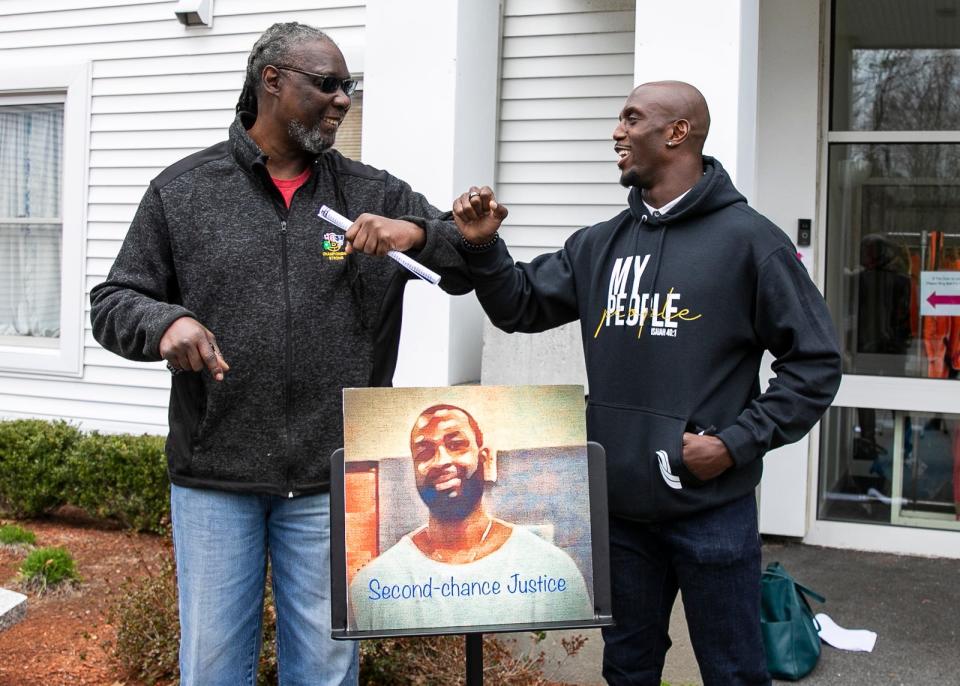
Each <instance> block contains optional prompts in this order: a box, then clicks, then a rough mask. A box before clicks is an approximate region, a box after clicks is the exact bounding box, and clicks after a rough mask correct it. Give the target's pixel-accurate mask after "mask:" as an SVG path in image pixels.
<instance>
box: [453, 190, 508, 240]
mask: <svg viewBox="0 0 960 686" xmlns="http://www.w3.org/2000/svg"><path fill="white" fill-rule="evenodd" d="M507 214H508V210H507V208H506V206H505V205H501V204H500V203H498V202H497V198H496V196H494V194H493V190H492V189H491V188H490V187H489V186H484V187H483V188H477V187H476V186H470V190H468V191H467V192H466V193H463V194H462V195H461V196H460V197H459V198H457V199H456V200H454V201H453V219H454V221H456V222H457V228H458V229H459V230H460V235H462V236H463V237H464V238H465V239H466V240H467V241H468V242H470V243H474V244H476V245H482V244H484V243H486V242H487V241H489V240H490V239H491V238H493V234H495V233H496V232H497V229H499V228H500V224H501V223H502V222H503V220H504V219H506V218H507Z"/></svg>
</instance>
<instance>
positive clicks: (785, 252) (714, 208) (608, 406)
mask: <svg viewBox="0 0 960 686" xmlns="http://www.w3.org/2000/svg"><path fill="white" fill-rule="evenodd" d="M709 121H710V119H709V113H708V110H707V105H706V102H705V101H704V99H703V96H702V95H701V94H700V92H699V91H698V90H697V89H695V88H694V87H693V86H690V85H689V84H686V83H679V82H673V81H668V82H658V83H649V84H644V85H642V86H639V87H638V88H636V89H635V90H634V91H633V93H631V95H630V96H629V97H628V98H627V101H626V104H625V105H624V108H623V110H622V111H621V113H620V121H619V124H618V125H617V127H616V129H615V130H614V133H613V138H614V141H615V145H614V150H615V151H616V153H617V155H618V156H619V159H618V162H617V165H618V167H619V168H620V170H621V177H620V182H621V183H622V184H623V185H624V186H626V187H628V188H629V189H630V192H629V197H628V200H629V208H628V209H626V210H624V211H623V212H621V213H620V214H618V215H617V216H616V217H614V218H612V219H610V220H608V221H605V222H601V223H600V224H597V225H595V226H591V227H587V228H584V229H581V230H580V231H577V232H576V233H574V234H573V235H572V236H571V237H570V238H569V239H568V240H567V241H566V243H565V244H564V247H563V248H562V249H561V250H559V251H557V252H555V253H552V254H546V255H541V256H539V257H537V258H536V259H534V260H533V261H532V262H530V263H529V264H525V263H514V262H513V260H512V259H511V257H510V255H509V253H508V252H507V249H506V247H505V246H504V244H503V241H502V240H500V239H499V236H498V234H497V229H498V228H499V226H500V223H501V222H502V221H503V219H504V218H505V217H506V216H507V209H506V207H504V206H503V205H500V204H498V203H497V202H496V198H495V197H494V194H493V192H492V191H491V190H490V189H489V188H488V187H483V188H476V187H474V188H471V189H470V191H469V192H467V193H464V194H463V195H461V196H460V197H459V198H457V200H456V201H455V202H454V216H455V219H456V221H457V225H458V227H459V229H460V233H461V237H462V239H463V245H462V251H463V253H464V255H465V258H466V260H467V263H468V265H469V267H470V271H471V276H472V279H473V282H474V287H475V289H476V292H477V296H478V297H479V299H480V302H481V303H482V304H483V307H484V309H485V310H486V312H487V314H488V316H489V317H490V319H491V320H492V321H493V323H494V324H496V325H497V326H498V327H500V328H502V329H504V330H505V331H508V332H512V331H524V332H536V331H543V330H545V329H549V328H551V327H554V326H559V325H561V324H564V323H567V322H571V321H575V320H579V321H580V325H581V332H582V338H583V348H584V354H585V360H586V366H587V375H588V380H589V383H590V398H589V403H588V407H587V432H588V437H589V439H590V440H594V441H597V442H599V443H601V444H602V445H603V446H604V447H605V448H606V452H607V474H608V483H609V503H610V514H611V519H610V545H611V551H610V556H611V575H612V587H613V614H614V620H615V621H616V626H615V627H613V628H610V629H604V641H605V650H604V667H603V672H604V676H605V677H606V679H607V681H608V683H610V684H611V685H619V684H631V685H636V684H651V685H656V686H659V684H660V674H661V672H662V669H663V663H664V657H665V655H666V652H667V650H668V649H669V647H670V638H669V635H668V629H669V622H670V612H671V608H672V606H673V603H674V601H675V599H676V595H677V592H678V590H679V591H680V592H682V593H683V603H684V608H685V611H686V615H687V624H688V626H689V628H690V636H691V640H692V643H693V647H694V651H695V652H696V655H697V660H698V663H699V665H700V671H701V675H702V676H703V679H704V683H705V684H707V685H711V684H767V683H769V682H770V677H769V675H768V673H767V669H766V663H765V659H764V649H763V642H762V638H761V635H760V607H759V604H760V541H759V535H758V527H757V510H756V501H755V497H754V490H755V488H756V486H757V484H758V483H759V481H760V475H761V471H762V460H761V458H762V457H763V455H764V454H765V453H766V452H767V451H768V450H771V449H773V448H777V447H779V446H782V445H784V444H786V443H790V442H792V441H796V440H798V439H799V438H801V437H802V436H803V435H804V434H806V433H807V432H808V431H809V430H810V428H811V427H812V426H813V425H814V424H815V423H816V422H817V421H818V420H819V419H820V416H821V415H822V414H823V412H824V411H825V410H826V408H827V407H828V406H829V404H830V402H831V401H832V399H833V397H834V394H835V393H836V390H837V387H838V386H839V383H840V354H839V351H838V348H837V343H836V335H835V333H834V330H833V326H832V323H831V320H830V314H829V312H828V311H827V307H826V304H825V303H824V300H823V298H822V296H821V295H820V293H819V291H818V290H817V288H816V286H815V285H814V284H813V282H812V281H811V280H810V277H809V276H808V274H807V272H806V270H805V269H804V267H803V266H802V265H801V264H800V262H799V260H798V258H797V254H796V250H795V248H794V247H793V245H792V244H791V242H790V240H789V239H788V238H787V236H786V235H785V234H784V233H783V232H782V231H780V230H779V229H778V228H777V227H776V226H774V225H773V224H772V223H771V222H770V221H768V220H767V219H766V218H764V217H763V216H761V215H760V214H758V213H757V212H756V211H754V210H753V209H751V208H750V207H749V206H748V205H747V203H746V200H745V199H744V197H743V196H742V195H740V193H738V192H737V190H736V189H735V188H734V187H733V184H732V183H731V182H730V179H729V177H728V176H727V174H726V172H725V171H724V170H723V167H721V166H720V163H719V162H718V161H716V160H715V159H712V158H710V157H706V156H703V155H702V149H703V142H704V139H705V138H706V135H707V131H708V129H709ZM766 350H769V351H770V352H771V353H772V354H773V356H774V357H775V358H776V361H775V363H774V364H773V371H774V372H775V374H776V376H775V378H774V379H772V380H771V381H770V384H769V387H768V388H767V389H766V391H764V392H763V393H761V392H760V384H759V378H758V373H759V368H760V360H761V357H762V355H763V353H764V351H766ZM771 496H772V497H775V494H771Z"/></svg>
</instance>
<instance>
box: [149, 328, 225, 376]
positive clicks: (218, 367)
mask: <svg viewBox="0 0 960 686" xmlns="http://www.w3.org/2000/svg"><path fill="white" fill-rule="evenodd" d="M160 357H162V358H163V359H165V360H166V361H167V364H168V365H169V366H171V367H173V368H174V369H177V370H184V371H186V370H193V371H195V372H199V371H201V370H202V369H203V368H204V367H206V368H207V369H208V370H209V371H210V376H212V377H213V378H214V379H216V380H217V381H223V375H224V374H225V373H226V372H228V371H230V365H228V364H227V361H226V360H224V359H223V356H222V355H221V354H220V349H219V348H218V347H217V339H216V337H214V335H213V334H212V333H211V332H210V330H209V329H207V327H205V326H204V325H203V324H201V323H200V322H198V321H197V320H196V319H194V318H193V317H180V319H177V320H175V321H174V322H173V324H171V325H170V326H168V327H167V330H166V331H164V332H163V337H162V338H161V339H160Z"/></svg>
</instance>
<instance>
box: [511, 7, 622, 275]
mask: <svg viewBox="0 0 960 686" xmlns="http://www.w3.org/2000/svg"><path fill="white" fill-rule="evenodd" d="M634 5H635V3H634V2H633V1H632V0H506V2H505V5H504V19H503V49H502V62H501V81H500V120H499V132H498V150H497V186H496V189H495V190H496V191H497V196H498V197H499V198H500V200H502V201H503V203H504V204H505V205H507V206H508V207H509V209H510V215H509V217H508V218H507V221H506V223H505V228H504V230H503V234H504V237H505V238H506V240H507V242H508V244H509V245H510V247H511V250H512V252H513V253H514V254H515V256H517V257H520V258H524V259H526V258H529V257H531V256H533V255H536V254H539V253H542V252H546V251H548V250H552V249H555V248H557V247H559V246H561V245H562V244H563V241H564V240H565V239H566V238H567V237H568V236H569V235H570V234H571V233H572V232H573V231H575V230H576V229H579V228H580V227H582V226H585V225H588V224H593V223H595V222H598V221H601V220H603V219H608V218H609V217H612V216H613V215H615V214H617V213H618V212H620V211H621V210H622V209H623V207H624V205H625V202H626V190H625V189H623V188H622V187H620V185H619V184H618V183H617V181H618V179H619V170H618V169H617V166H616V155H614V153H613V140H612V138H611V134H612V133H613V129H614V127H615V126H616V122H617V114H618V113H619V111H620V109H621V108H622V107H623V102H624V100H625V99H626V96H627V94H628V93H629V92H630V89H631V88H632V87H633V51H634V23H635V19H634V12H635V10H634Z"/></svg>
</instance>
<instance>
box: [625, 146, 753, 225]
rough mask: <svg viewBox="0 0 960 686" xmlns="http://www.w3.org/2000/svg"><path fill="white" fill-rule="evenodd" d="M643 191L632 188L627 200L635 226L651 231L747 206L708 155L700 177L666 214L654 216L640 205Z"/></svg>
mask: <svg viewBox="0 0 960 686" xmlns="http://www.w3.org/2000/svg"><path fill="white" fill-rule="evenodd" d="M642 192H643V191H642V189H640V188H637V187H636V186H634V187H633V188H631V189H630V195H629V196H628V198H627V200H628V202H629V204H630V214H631V215H632V216H633V217H634V219H636V220H637V221H638V222H641V223H645V224H647V225H648V226H650V227H659V226H660V225H670V224H676V223H678V222H680V221H686V220H689V219H695V218H697V217H702V216H704V215H708V214H711V213H713V212H716V211H717V210H720V209H723V208H724V207H727V206H729V205H734V204H736V203H744V204H746V202H747V199H746V198H745V197H743V195H742V194H741V193H740V191H738V190H737V189H736V188H735V187H734V185H733V182H732V181H731V180H730V176H729V175H728V174H727V172H726V170H725V169H724V168H723V165H721V164H720V162H718V161H717V160H715V159H714V158H712V157H709V156H707V155H704V156H703V176H701V177H700V180H699V181H697V183H696V185H694V187H693V188H691V189H690V192H689V193H687V195H686V196H685V197H684V198H683V200H681V201H680V202H679V203H677V205H676V206H675V207H674V208H673V209H671V210H670V211H669V212H668V213H667V214H664V215H661V216H653V215H652V214H650V212H649V211H648V210H647V206H646V205H644V204H643V197H642Z"/></svg>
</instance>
